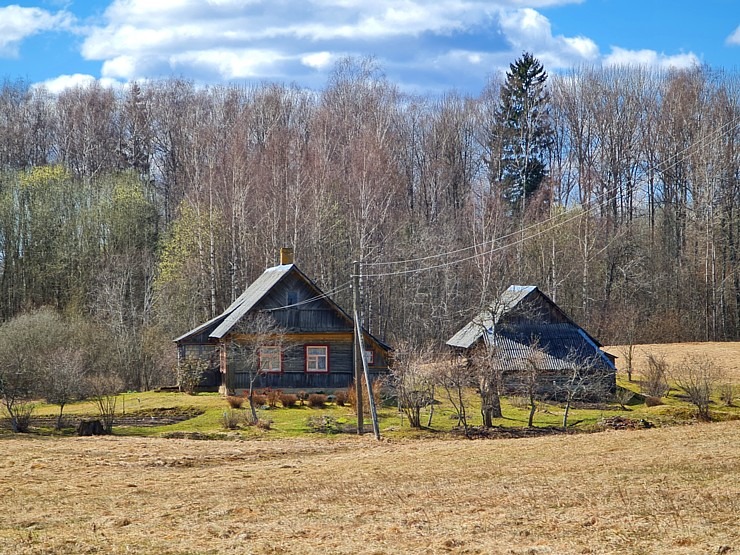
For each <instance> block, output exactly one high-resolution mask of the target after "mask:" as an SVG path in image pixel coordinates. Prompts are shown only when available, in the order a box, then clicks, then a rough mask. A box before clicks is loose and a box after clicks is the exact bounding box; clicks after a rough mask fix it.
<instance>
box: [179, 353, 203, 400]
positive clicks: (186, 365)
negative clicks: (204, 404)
mask: <svg viewBox="0 0 740 555" xmlns="http://www.w3.org/2000/svg"><path fill="white" fill-rule="evenodd" d="M206 370H208V363H207V362H206V361H205V360H202V359H199V358H198V357H192V356H189V357H185V358H184V359H182V360H181V361H180V363H179V364H178V365H177V383H178V385H179V386H180V391H183V392H185V393H187V394H188V395H195V390H196V388H197V387H198V384H199V383H200V380H201V379H203V375H204V374H205V373H206Z"/></svg>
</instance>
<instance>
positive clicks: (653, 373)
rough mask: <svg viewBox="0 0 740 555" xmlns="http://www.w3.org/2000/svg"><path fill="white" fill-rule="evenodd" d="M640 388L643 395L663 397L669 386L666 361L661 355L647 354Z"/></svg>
mask: <svg viewBox="0 0 740 555" xmlns="http://www.w3.org/2000/svg"><path fill="white" fill-rule="evenodd" d="M642 374H643V375H642V378H643V379H642V381H641V382H640V389H642V392H643V393H645V395H650V396H651V397H663V396H664V395H665V394H666V393H668V391H669V390H670V387H669V385H668V362H667V361H666V359H665V357H664V356H663V355H658V354H655V353H648V354H647V367H646V368H645V370H643V373H642Z"/></svg>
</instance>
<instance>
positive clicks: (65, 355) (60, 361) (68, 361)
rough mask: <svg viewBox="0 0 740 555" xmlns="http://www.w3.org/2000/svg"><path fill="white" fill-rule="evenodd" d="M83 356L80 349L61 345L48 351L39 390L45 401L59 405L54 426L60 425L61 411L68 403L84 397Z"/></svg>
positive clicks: (85, 391) (59, 426)
mask: <svg viewBox="0 0 740 555" xmlns="http://www.w3.org/2000/svg"><path fill="white" fill-rule="evenodd" d="M84 360H85V356H84V353H83V352H82V349H79V348H75V347H73V346H62V347H59V348H58V349H55V350H54V351H52V352H51V353H49V355H48V358H47V359H46V364H45V368H44V372H43V373H42V376H41V380H42V385H41V390H42V392H43V394H44V398H45V399H46V402H47V403H50V404H52V405H57V406H59V415H58V416H57V423H56V428H57V430H59V429H61V427H62V413H63V412H64V407H65V405H67V404H68V403H71V402H74V401H78V400H80V399H84V398H85V396H86V394H87V390H86V389H87V388H86V381H85V367H84Z"/></svg>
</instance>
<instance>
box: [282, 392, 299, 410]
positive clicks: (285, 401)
mask: <svg viewBox="0 0 740 555" xmlns="http://www.w3.org/2000/svg"><path fill="white" fill-rule="evenodd" d="M297 403H298V395H295V394H293V393H283V394H281V395H280V404H281V405H283V407H285V408H286V409H287V408H289V407H294V406H296V404H297Z"/></svg>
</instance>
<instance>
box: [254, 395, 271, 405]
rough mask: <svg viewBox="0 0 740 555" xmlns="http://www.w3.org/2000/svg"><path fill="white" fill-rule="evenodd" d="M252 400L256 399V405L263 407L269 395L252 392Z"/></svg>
mask: <svg viewBox="0 0 740 555" xmlns="http://www.w3.org/2000/svg"><path fill="white" fill-rule="evenodd" d="M252 401H254V406H255V407H263V406H265V405H266V404H267V395H263V394H262V393H254V394H252Z"/></svg>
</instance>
